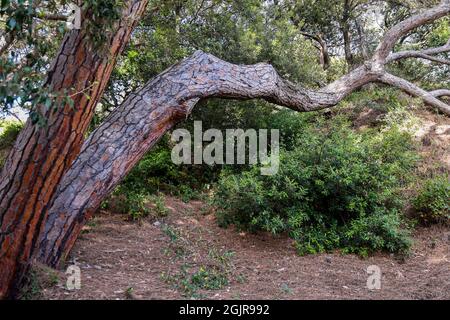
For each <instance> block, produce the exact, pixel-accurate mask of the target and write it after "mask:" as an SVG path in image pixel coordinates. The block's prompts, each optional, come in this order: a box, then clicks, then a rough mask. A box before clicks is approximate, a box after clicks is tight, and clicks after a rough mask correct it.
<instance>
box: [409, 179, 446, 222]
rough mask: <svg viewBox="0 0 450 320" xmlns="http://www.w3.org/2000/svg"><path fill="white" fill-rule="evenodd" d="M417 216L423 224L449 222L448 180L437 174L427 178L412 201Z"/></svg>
mask: <svg viewBox="0 0 450 320" xmlns="http://www.w3.org/2000/svg"><path fill="white" fill-rule="evenodd" d="M413 205H414V209H415V210H416V212H417V217H418V218H419V220H420V222H422V223H424V224H430V223H436V222H450V180H449V177H448V176H439V177H436V178H432V179H429V180H427V181H426V182H425V183H424V185H423V187H422V189H421V190H420V191H419V193H418V195H417V197H416V198H415V199H414V201H413Z"/></svg>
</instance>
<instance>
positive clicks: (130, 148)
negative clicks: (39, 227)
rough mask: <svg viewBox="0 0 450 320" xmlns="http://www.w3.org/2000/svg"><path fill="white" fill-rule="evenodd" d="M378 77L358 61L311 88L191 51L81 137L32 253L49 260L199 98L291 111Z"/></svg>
mask: <svg viewBox="0 0 450 320" xmlns="http://www.w3.org/2000/svg"><path fill="white" fill-rule="evenodd" d="M378 76H379V75H378V74H375V73H372V72H371V71H370V70H367V69H365V68H364V67H362V68H359V69H357V70H355V71H353V72H352V73H350V74H349V75H347V76H346V77H344V78H342V79H340V80H339V81H337V82H335V83H333V84H331V85H329V86H328V87H325V88H324V89H322V90H320V91H311V90H307V89H304V88H301V87H297V86H295V85H294V84H292V83H290V82H288V81H285V80H283V79H281V78H280V77H279V76H278V74H277V72H276V71H275V69H274V68H273V67H272V66H271V65H269V64H257V65H252V66H239V65H233V64H230V63H227V62H225V61H222V60H220V59H218V58H216V57H214V56H212V55H209V54H206V53H203V52H201V51H198V52H196V53H195V54H194V55H193V56H191V57H190V58H188V59H186V60H184V61H182V62H181V63H179V64H178V65H175V66H173V67H172V68H170V69H168V70H167V71H166V72H164V73H163V74H161V75H159V76H157V77H156V78H155V79H153V80H152V81H150V82H149V83H148V84H146V85H145V86H144V87H143V88H142V89H140V90H139V91H138V92H136V93H135V94H133V95H131V96H130V97H129V98H128V99H127V100H126V101H125V102H124V103H123V105H122V106H121V107H119V108H118V109H116V110H115V111H114V112H113V113H112V114H111V115H110V116H109V117H108V118H107V119H106V120H105V122H104V123H103V124H102V125H101V126H100V127H99V128H98V129H96V130H95V131H94V132H93V133H92V135H91V136H90V137H89V138H88V139H87V140H86V142H85V144H84V146H83V148H82V151H81V153H80V155H79V156H78V158H77V160H76V161H75V162H74V163H73V165H72V167H71V169H70V170H69V171H68V172H67V174H66V175H65V176H64V179H63V180H62V181H61V183H60V185H59V190H58V194H59V196H58V197H57V198H56V199H55V201H54V202H53V203H52V206H51V208H50V210H49V211H50V217H49V219H48V225H47V228H46V229H45V231H44V232H43V234H42V237H41V243H40V248H41V251H40V256H39V259H40V260H41V261H42V262H45V263H47V264H49V265H51V266H56V265H57V264H58V262H59V261H60V260H61V258H64V257H65V255H66V254H67V253H68V252H69V250H70V248H71V246H72V245H73V243H74V241H75V239H76V237H77V235H78V233H79V232H80V230H81V227H82V226H83V224H84V222H85V221H86V220H87V219H88V218H89V217H90V216H91V215H92V213H93V212H94V211H95V210H96V209H97V207H98V206H99V204H100V202H101V201H102V200H103V199H104V198H105V196H107V195H108V194H109V193H110V192H111V191H112V190H113V188H114V187H115V186H116V185H117V184H118V183H119V182H120V180H121V179H122V178H123V177H124V176H125V175H126V174H127V172H128V171H129V170H130V169H131V168H132V167H133V166H134V164H135V163H136V162H137V161H138V160H139V159H140V158H141V157H142V156H143V155H144V153H145V152H147V151H148V150H149V149H150V148H151V147H152V146H153V145H154V144H155V143H156V142H157V141H158V140H159V138H160V137H161V136H162V135H163V134H164V133H166V132H167V131H168V130H169V129H170V128H172V127H173V126H174V125H175V124H176V123H177V122H178V121H180V120H183V119H185V118H186V117H187V115H189V113H190V112H191V110H192V108H193V107H194V105H195V104H196V103H197V101H199V100H200V99H207V98H210V97H220V98H234V99H255V98H261V99H265V100H267V101H270V102H273V103H276V104H278V105H282V106H286V107H289V108H291V109H293V110H296V111H301V112H305V111H313V110H319V109H323V108H326V107H330V106H333V105H335V104H336V103H338V102H339V101H340V100H341V99H342V98H344V97H345V96H346V95H348V94H349V93H351V92H352V91H354V90H355V89H356V88H359V87H361V86H362V85H364V84H367V83H369V82H372V81H376V79H377V77H378Z"/></svg>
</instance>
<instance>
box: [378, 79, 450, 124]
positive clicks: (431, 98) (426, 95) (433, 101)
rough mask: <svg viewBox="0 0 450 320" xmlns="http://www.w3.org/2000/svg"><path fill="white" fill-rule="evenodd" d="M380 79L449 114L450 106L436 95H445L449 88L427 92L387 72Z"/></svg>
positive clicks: (449, 91)
mask: <svg viewBox="0 0 450 320" xmlns="http://www.w3.org/2000/svg"><path fill="white" fill-rule="evenodd" d="M380 81H381V82H383V83H386V84H389V85H391V86H394V87H397V88H399V89H401V90H403V91H405V92H407V93H409V94H410V95H412V96H415V97H420V98H421V99H422V100H423V101H424V102H425V103H427V104H429V105H430V106H433V107H436V108H438V109H439V110H441V111H442V112H444V113H445V114H447V115H449V116H450V106H449V105H448V104H446V103H444V102H442V101H441V100H439V99H438V98H437V97H438V96H444V95H447V94H448V93H450V90H446V91H445V92H444V91H442V92H437V93H436V91H433V92H428V91H426V90H424V89H422V88H420V87H418V86H416V85H415V84H413V83H411V82H409V81H407V80H405V79H403V78H400V77H397V76H394V75H393V74H390V73H387V72H386V73H384V74H383V75H382V76H381V78H380ZM444 93H446V94H444Z"/></svg>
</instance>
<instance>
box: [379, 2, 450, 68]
mask: <svg viewBox="0 0 450 320" xmlns="http://www.w3.org/2000/svg"><path fill="white" fill-rule="evenodd" d="M449 13H450V0H442V1H441V3H440V4H439V5H438V6H436V7H433V8H431V9H428V10H426V11H424V12H423V13H420V14H417V15H414V16H412V17H410V18H408V19H406V20H404V21H402V22H400V23H398V24H397V25H395V26H394V27H392V28H391V29H390V30H389V31H388V32H386V34H385V35H384V37H383V40H382V41H381V43H380V44H379V46H378V48H377V50H376V53H375V56H374V60H375V61H377V62H378V63H385V62H386V59H387V58H388V56H389V54H390V53H391V52H392V50H393V49H394V46H395V44H396V43H397V41H398V40H399V39H400V38H401V37H402V36H403V35H405V34H407V33H408V32H410V31H411V30H413V29H415V28H417V27H419V26H421V25H424V24H427V23H430V22H433V21H435V20H437V19H439V18H442V17H444V16H446V15H447V14H449Z"/></svg>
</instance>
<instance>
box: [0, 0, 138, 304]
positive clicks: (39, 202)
mask: <svg viewBox="0 0 450 320" xmlns="http://www.w3.org/2000/svg"><path fill="white" fill-rule="evenodd" d="M146 3H147V1H146V0H145V1H140V0H130V1H127V2H125V6H124V9H123V12H122V13H123V16H122V19H121V20H120V21H118V22H117V23H116V24H115V26H114V30H113V32H111V34H110V35H109V36H108V37H107V43H106V46H107V48H109V50H107V51H108V52H107V54H105V53H103V54H99V53H98V52H96V51H95V50H93V49H92V48H91V46H90V45H89V41H87V40H86V32H85V30H84V29H81V30H72V31H70V32H68V34H67V35H66V36H65V37H64V39H63V42H62V45H61V47H60V50H59V52H58V54H57V56H56V58H55V59H54V61H53V64H52V66H51V67H50V69H49V72H48V75H47V79H46V81H45V83H44V86H49V87H50V88H52V89H53V90H54V91H55V92H62V91H63V90H70V92H84V93H86V94H88V95H89V96H90V99H88V98H87V97H86V95H85V94H83V93H79V94H76V95H74V97H73V100H74V106H75V107H74V108H72V107H70V106H69V105H66V106H63V107H62V108H61V109H58V110H57V111H56V112H55V111H52V109H46V108H45V107H44V106H39V107H38V108H39V110H40V112H41V113H42V114H43V115H44V117H45V118H46V119H47V125H45V126H40V127H39V126H36V125H33V124H32V123H31V121H27V123H26V124H25V127H24V129H23V130H22V131H21V133H20V135H19V137H18V139H17V142H16V144H15V146H14V148H13V150H12V152H11V153H10V154H9V156H8V159H7V161H6V163H5V165H4V167H3V170H2V172H1V176H0V177H1V178H0V270H1V272H0V298H5V297H8V296H11V295H13V294H14V293H15V290H14V286H15V284H18V283H20V282H21V279H22V276H23V274H24V272H25V271H26V269H27V267H28V264H29V259H30V257H31V255H32V253H33V252H32V251H33V248H34V245H35V243H36V241H37V238H38V234H39V231H40V228H41V226H43V225H45V221H46V217H47V209H48V203H49V201H50V200H51V198H52V196H54V194H55V190H56V187H57V185H58V183H59V182H60V180H61V178H62V176H63V174H64V173H65V172H66V171H67V170H68V168H69V167H70V165H71V163H72V161H73V160H74V158H75V157H76V156H77V155H78V153H79V150H80V147H81V145H82V143H83V138H84V133H85V131H86V129H87V127H88V125H89V123H90V120H91V118H92V115H93V112H94V108H95V105H96V103H97V101H98V100H99V98H100V97H101V95H102V93H103V91H104V89H105V86H106V84H107V81H108V80H109V77H110V75H111V72H112V70H113V68H114V62H115V59H116V57H117V56H118V55H119V54H120V53H121V51H122V50H123V48H124V46H125V44H126V43H127V42H128V39H129V37H130V33H131V30H132V29H133V27H134V25H135V24H136V22H137V21H138V18H139V16H140V15H141V14H142V13H143V11H144V8H145V6H146ZM89 14H90V13H89V12H87V13H86V16H85V18H86V19H89Z"/></svg>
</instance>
